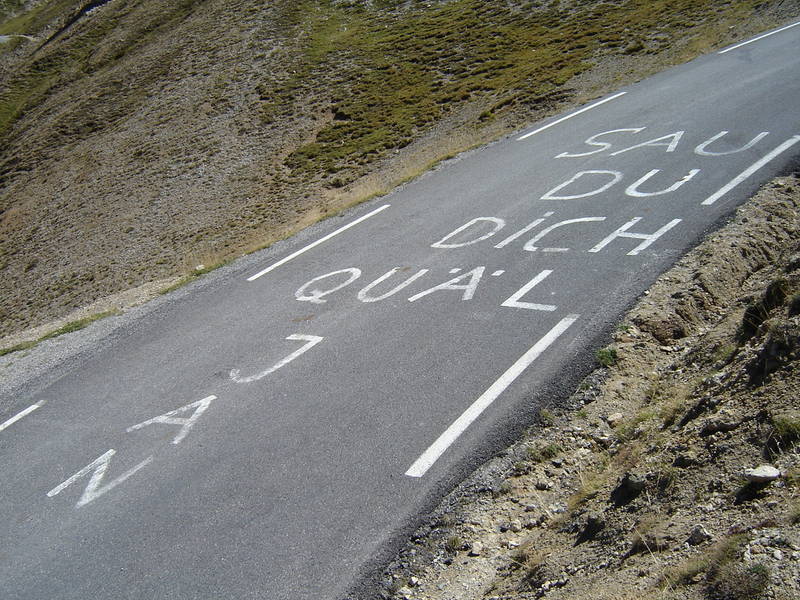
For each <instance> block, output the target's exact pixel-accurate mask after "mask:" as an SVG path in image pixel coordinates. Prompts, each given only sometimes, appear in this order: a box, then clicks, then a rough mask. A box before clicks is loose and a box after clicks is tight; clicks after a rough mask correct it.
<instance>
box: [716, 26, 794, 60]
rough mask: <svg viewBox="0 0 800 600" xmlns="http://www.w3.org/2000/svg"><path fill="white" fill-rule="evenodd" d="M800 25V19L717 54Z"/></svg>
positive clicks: (720, 52) (721, 51)
mask: <svg viewBox="0 0 800 600" xmlns="http://www.w3.org/2000/svg"><path fill="white" fill-rule="evenodd" d="M798 25H800V21H798V22H797V23H792V24H791V25H786V26H785V27H781V28H780V29H776V30H775V31H769V32H767V33H764V34H762V35H759V36H758V37H754V38H753V39H752V40H747V41H746V42H741V43H739V44H736V45H735V46H731V47H730V48H725V50H720V51H719V52H718V53H717V54H725V53H726V52H730V51H731V50H736V49H737V48H741V47H742V46H747V44H752V43H753V42H757V41H758V40H763V39H764V38H765V37H769V36H771V35H775V34H776V33H780V32H781V31H786V30H787V29H791V28H792V27H797V26H798Z"/></svg>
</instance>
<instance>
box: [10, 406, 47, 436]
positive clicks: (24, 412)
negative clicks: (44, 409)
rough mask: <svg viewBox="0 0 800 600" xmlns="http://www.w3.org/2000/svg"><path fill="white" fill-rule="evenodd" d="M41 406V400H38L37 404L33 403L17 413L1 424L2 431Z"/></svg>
mask: <svg viewBox="0 0 800 600" xmlns="http://www.w3.org/2000/svg"><path fill="white" fill-rule="evenodd" d="M41 406H42V404H41V403H40V402H37V403H36V404H32V405H31V406H29V407H28V408H26V409H25V410H23V411H22V412H19V413H17V414H16V415H14V416H13V417H11V418H10V419H9V420H8V421H6V422H5V423H3V424H2V425H0V431H3V430H4V429H6V428H8V427H11V426H12V425H13V424H14V423H16V422H17V421H19V420H20V419H23V418H25V417H27V416H28V415H29V414H31V413H32V412H33V411H35V410H36V409H37V408H39V407H41Z"/></svg>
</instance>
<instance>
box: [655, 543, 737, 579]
mask: <svg viewBox="0 0 800 600" xmlns="http://www.w3.org/2000/svg"><path fill="white" fill-rule="evenodd" d="M746 542H747V536H746V535H744V534H736V535H731V536H728V537H726V538H724V539H722V540H720V541H719V542H717V543H716V544H715V545H714V546H713V547H712V548H711V549H710V550H709V551H708V552H707V553H705V554H703V555H702V556H696V557H692V558H690V559H688V560H686V561H684V562H683V563H680V564H678V565H675V566H672V567H669V568H667V569H666V570H665V571H664V573H663V575H662V576H661V578H660V580H659V583H660V584H661V585H662V586H665V587H669V588H675V587H678V586H686V585H690V584H692V583H695V582H696V579H697V577H698V576H699V575H702V574H703V573H705V574H706V578H707V579H708V580H710V581H714V580H715V579H716V577H717V576H718V575H719V574H720V573H721V572H722V571H723V569H725V568H726V567H727V566H728V565H730V564H732V563H734V562H736V561H737V560H738V558H739V554H740V552H741V549H742V546H744V544H745V543H746Z"/></svg>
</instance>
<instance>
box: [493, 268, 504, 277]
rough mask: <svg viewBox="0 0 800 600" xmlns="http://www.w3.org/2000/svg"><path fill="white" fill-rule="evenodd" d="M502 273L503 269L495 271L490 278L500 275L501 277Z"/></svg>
mask: <svg viewBox="0 0 800 600" xmlns="http://www.w3.org/2000/svg"><path fill="white" fill-rule="evenodd" d="M503 273H505V271H504V270H503V269H498V270H497V271H495V272H494V273H492V277H500V275H502V274H503Z"/></svg>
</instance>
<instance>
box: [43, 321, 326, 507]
mask: <svg viewBox="0 0 800 600" xmlns="http://www.w3.org/2000/svg"><path fill="white" fill-rule="evenodd" d="M286 339H287V340H293V341H305V342H306V344H304V345H303V346H302V347H300V348H299V349H298V350H295V351H294V352H292V353H291V354H289V355H288V356H286V357H285V358H283V359H281V360H280V361H278V362H277V363H275V364H274V365H273V366H271V367H269V368H268V369H265V370H264V371H262V372H260V373H256V374H255V375H251V376H248V377H241V376H240V375H239V370H238V369H233V370H232V371H231V373H230V378H231V379H232V380H233V381H235V382H236V383H250V382H253V381H258V380H260V379H262V378H264V377H266V376H267V375H269V374H270V373H274V372H275V371H277V370H278V369H280V368H282V367H285V366H286V365H287V364H289V363H290V362H292V361H293V360H295V359H296V358H297V357H298V356H300V355H301V354H304V353H305V352H307V351H308V350H310V349H311V348H312V347H314V346H316V345H317V344H318V343H319V342H321V341H322V340H323V339H324V338H321V337H319V336H315V335H300V334H292V335H290V336H289V337H287V338H286ZM215 400H217V396H215V395H211V396H206V397H205V398H203V399H202V400H197V401H196V402H190V403H189V404H186V405H185V406H181V407H180V408H176V409H175V410H171V411H169V412H165V413H163V414H160V415H157V416H155V417H152V418H150V419H146V420H144V421H142V422H141V423H137V424H136V425H131V426H130V427H128V428H127V429H125V432H126V433H133V432H134V431H139V430H140V429H144V428H146V427H150V426H152V425H168V426H172V427H178V428H179V429H178V432H177V433H176V434H175V437H174V438H172V444H173V445H178V444H180V443H181V442H182V441H183V440H184V439H186V436H188V435H189V433H190V432H191V430H192V428H193V427H194V426H195V424H196V423H197V421H198V420H199V419H200V417H202V416H203V413H205V412H206V411H207V410H208V408H209V407H210V406H211V403H212V402H214V401H215ZM116 454H117V451H116V450H115V449H113V448H111V449H110V450H108V451H106V452H105V453H103V454H101V455H100V456H99V457H97V458H96V459H94V460H93V461H92V462H90V463H89V464H88V465H86V466H85V467H83V468H82V469H80V470H79V471H78V472H76V473H75V474H74V475H72V476H70V477H69V478H68V479H66V480H65V481H63V482H62V483H60V484H58V485H57V486H56V487H54V488H53V489H52V490H50V491H49V492H47V496H48V497H49V498H52V497H54V496H58V495H59V494H60V493H61V492H63V491H64V490H66V489H67V488H69V487H70V486H72V485H73V484H74V483H76V482H78V481H80V480H81V479H84V478H86V477H88V478H89V481H88V483H87V484H86V487H85V488H84V489H83V492H82V493H81V496H80V498H79V499H78V502H77V504H76V505H75V507H76V508H80V507H82V506H86V505H87V504H89V503H91V502H93V501H94V500H97V499H98V498H99V497H100V496H102V495H103V494H106V493H108V492H110V491H111V490H113V489H114V488H115V487H117V486H118V485H120V484H121V483H123V482H124V481H126V480H127V479H128V478H130V477H131V476H132V475H134V474H135V473H137V472H138V471H140V470H142V469H144V468H145V467H146V466H148V465H149V464H151V463H152V462H153V460H154V458H155V455H154V454H153V455H150V456H148V457H147V458H146V459H144V460H143V461H141V462H140V463H138V464H137V465H135V466H134V467H132V468H130V469H128V470H127V471H125V472H124V473H122V474H121V475H118V476H117V477H115V478H114V479H112V480H111V481H105V479H106V472H107V471H108V470H109V468H110V466H111V459H112V458H113V457H114V456H115V455H116Z"/></svg>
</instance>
